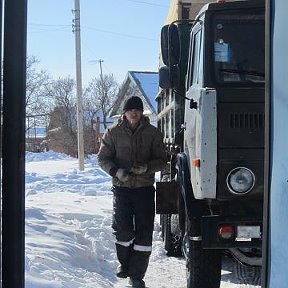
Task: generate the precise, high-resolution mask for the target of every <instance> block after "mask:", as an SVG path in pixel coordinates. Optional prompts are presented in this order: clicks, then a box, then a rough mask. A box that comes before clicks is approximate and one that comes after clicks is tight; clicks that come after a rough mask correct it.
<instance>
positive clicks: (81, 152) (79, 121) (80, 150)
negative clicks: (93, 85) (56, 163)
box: [73, 0, 84, 171]
mask: <svg viewBox="0 0 288 288" xmlns="http://www.w3.org/2000/svg"><path fill="white" fill-rule="evenodd" d="M74 13H75V19H74V26H73V27H74V32H75V47H76V83H77V128H78V129H77V136H78V161H79V170H80V171H83V170H84V138H83V105H82V73H81V39H80V4H79V0H75V10H74Z"/></svg>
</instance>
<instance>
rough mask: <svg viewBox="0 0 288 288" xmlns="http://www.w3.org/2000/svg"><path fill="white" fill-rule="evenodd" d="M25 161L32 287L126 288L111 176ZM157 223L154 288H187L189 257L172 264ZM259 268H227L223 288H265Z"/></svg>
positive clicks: (61, 159)
mask: <svg viewBox="0 0 288 288" xmlns="http://www.w3.org/2000/svg"><path fill="white" fill-rule="evenodd" d="M77 167H78V162H77V160H75V159H73V158H70V157H67V156H65V155H62V154H57V153H54V152H46V153H38V154H33V153H28V154H27V155H26V191H25V194H26V221H25V224H26V238H25V239H26V263H25V272H26V285H25V287H26V288H62V287H63V288H64V287H65V288H66V287H67V288H109V287H110V288H111V287H115V288H123V287H129V286H127V280H119V279H117V278H116V277H115V269H116V267H117V265H118V263H117V259H116V254H115V249H114V239H113V236H112V230H111V214H112V213H111V208H112V193H111V191H110V185H111V184H110V177H108V176H107V175H106V174H105V173H103V172H102V171H101V170H100V169H99V167H98V165H97V161H96V158H95V157H90V158H88V159H86V160H85V171H83V172H79V171H78V170H77ZM158 218H159V217H158V216H157V217H156V221H155V229H154V235H153V238H154V242H153V252H152V255H151V262H150V266H149V268H148V271H147V275H146V277H145V281H146V284H147V287H149V288H186V285H185V282H186V280H185V277H186V276H185V262H184V259H183V258H173V257H167V256H166V254H165V251H164V249H163V243H162V240H161V232H160V226H159V219H158ZM260 277H261V274H260V269H256V268H252V267H244V266H241V265H239V264H238V263H237V262H236V261H234V260H233V259H230V258H225V259H224V261H223V270H222V281H221V288H236V287H237V288H244V287H246V288H247V287H258V288H259V287H260Z"/></svg>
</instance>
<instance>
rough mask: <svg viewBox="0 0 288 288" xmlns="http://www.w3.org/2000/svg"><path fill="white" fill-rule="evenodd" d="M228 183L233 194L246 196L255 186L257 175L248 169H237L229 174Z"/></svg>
mask: <svg viewBox="0 0 288 288" xmlns="http://www.w3.org/2000/svg"><path fill="white" fill-rule="evenodd" d="M226 183H227V186H228V188H229V190H230V191H231V192H232V193H236V194H246V193H248V192H250V191H251V190H252V188H253V187H254V185H255V175H254V174H253V172H252V171H251V170H250V169H248V168H246V167H237V168H234V169H233V170H231V171H230V172H229V174H228V176H227V179H226Z"/></svg>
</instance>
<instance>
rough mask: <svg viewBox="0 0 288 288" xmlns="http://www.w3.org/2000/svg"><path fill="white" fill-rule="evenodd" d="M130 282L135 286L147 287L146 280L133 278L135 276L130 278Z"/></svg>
mask: <svg viewBox="0 0 288 288" xmlns="http://www.w3.org/2000/svg"><path fill="white" fill-rule="evenodd" d="M129 284H130V285H131V286H132V287H133V288H145V287H146V286H145V282H144V281H143V280H142V279H140V280H138V279H133V278H129Z"/></svg>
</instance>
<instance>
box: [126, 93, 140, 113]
mask: <svg viewBox="0 0 288 288" xmlns="http://www.w3.org/2000/svg"><path fill="white" fill-rule="evenodd" d="M132 109H137V110H141V111H143V102H142V100H141V98H139V97H138V96H132V97H130V98H128V99H127V100H126V101H125V103H124V106H123V112H126V111H128V110H132Z"/></svg>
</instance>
